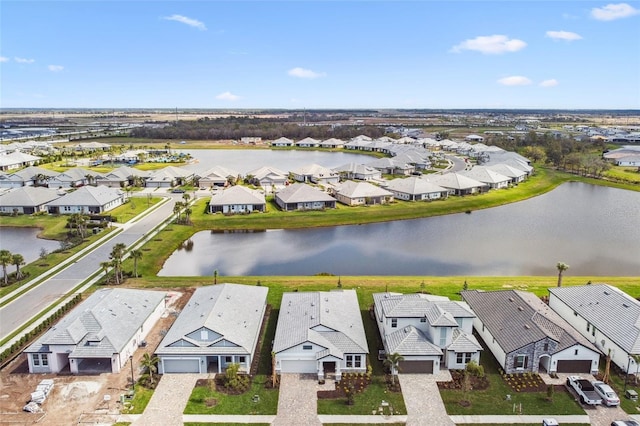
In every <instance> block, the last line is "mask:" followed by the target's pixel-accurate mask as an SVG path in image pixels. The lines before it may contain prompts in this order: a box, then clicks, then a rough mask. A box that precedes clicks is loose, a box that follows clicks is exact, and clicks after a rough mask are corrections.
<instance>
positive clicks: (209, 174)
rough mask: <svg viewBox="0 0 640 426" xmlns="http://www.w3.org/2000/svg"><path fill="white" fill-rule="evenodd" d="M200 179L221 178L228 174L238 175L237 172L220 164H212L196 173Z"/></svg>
mask: <svg viewBox="0 0 640 426" xmlns="http://www.w3.org/2000/svg"><path fill="white" fill-rule="evenodd" d="M196 174H197V175H198V176H199V177H200V179H202V178H216V177H217V178H222V179H227V178H228V177H230V176H233V177H236V176H238V172H236V171H235V170H231V169H228V168H226V167H222V166H213V167H211V168H210V169H207V170H205V171H203V172H199V173H196Z"/></svg>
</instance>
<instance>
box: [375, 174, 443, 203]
mask: <svg viewBox="0 0 640 426" xmlns="http://www.w3.org/2000/svg"><path fill="white" fill-rule="evenodd" d="M385 188H386V189H387V190H389V191H391V192H392V193H393V196H394V197H395V198H397V199H400V200H405V201H423V200H437V199H440V198H447V194H448V190H447V189H446V188H443V187H441V186H438V185H436V184H435V183H433V182H429V181H428V180H426V179H423V178H421V177H417V176H411V177H408V178H397V179H392V180H390V181H389V182H387V183H386V185H385Z"/></svg>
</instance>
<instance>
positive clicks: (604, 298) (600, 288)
mask: <svg viewBox="0 0 640 426" xmlns="http://www.w3.org/2000/svg"><path fill="white" fill-rule="evenodd" d="M549 306H550V307H551V309H553V310H554V311H556V312H557V313H558V315H560V316H561V317H562V318H564V319H565V320H566V321H567V322H568V323H569V324H571V325H572V326H573V327H574V328H575V329H576V330H578V331H579V332H580V334H582V335H583V336H584V337H586V338H587V339H588V340H589V341H590V342H592V343H593V344H594V345H595V346H596V347H597V348H598V349H599V350H600V351H601V352H602V353H604V354H609V355H610V356H611V361H613V363H614V364H616V365H617V366H618V367H620V369H621V370H622V371H626V372H628V373H629V374H636V375H637V374H638V372H639V371H640V365H638V364H636V362H635V361H634V360H633V358H632V357H631V356H632V355H634V356H635V355H640V302H638V301H637V300H636V299H634V298H633V297H631V296H629V295H628V294H627V293H625V292H623V291H622V290H620V289H618V288H616V287H613V286H610V285H607V284H592V285H583V286H576V287H554V288H550V289H549Z"/></svg>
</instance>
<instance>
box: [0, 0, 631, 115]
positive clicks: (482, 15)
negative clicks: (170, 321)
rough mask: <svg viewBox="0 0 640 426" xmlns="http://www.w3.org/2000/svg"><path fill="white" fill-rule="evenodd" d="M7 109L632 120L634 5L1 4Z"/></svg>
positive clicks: (541, 0) (0, 55)
mask: <svg viewBox="0 0 640 426" xmlns="http://www.w3.org/2000/svg"><path fill="white" fill-rule="evenodd" d="M0 28H1V29H0V35H1V39H0V61H1V62H0V67H1V68H0V84H1V87H0V101H1V106H2V107H3V108H9V107H20V108H23V107H34V108H36V107H42V108H66V107H69V108H80V107H83V108H174V107H177V108H288V109H301V108H346V109H348V108H568V109H582V108H602V109H619V108H620V109H622V108H624V109H638V108H640V2H639V1H627V2H626V3H624V2H623V3H618V2H614V3H610V2H607V1H606V0H605V1H601V2H591V1H576V0H572V1H546V0H537V1H528V2H527V1H518V0H513V1H479V0H474V1H455V0H454V1H417V0H415V1H351V2H349V1H337V0H334V1H329V0H327V1H315V2H314V1H268V0H266V1H180V2H177V1H176V2H173V1H152V0H146V1H118V0H114V1H90V0H87V1H55V0H54V1H30V0H19V1H18V0H2V4H1V5H0Z"/></svg>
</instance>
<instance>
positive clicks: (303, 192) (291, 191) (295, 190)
mask: <svg viewBox="0 0 640 426" xmlns="http://www.w3.org/2000/svg"><path fill="white" fill-rule="evenodd" d="M276 197H277V198H279V199H280V200H282V201H283V202H284V203H309V202H314V201H323V202H324V201H335V198H333V197H332V196H330V195H329V194H327V193H326V192H322V191H320V190H319V189H316V188H314V187H312V186H309V185H307V184H304V183H294V184H293V185H289V186H287V187H286V188H284V189H281V190H280V191H278V192H277V193H276Z"/></svg>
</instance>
